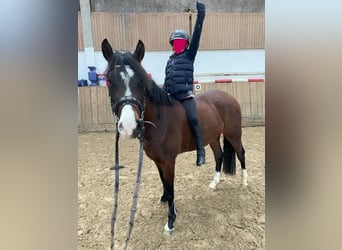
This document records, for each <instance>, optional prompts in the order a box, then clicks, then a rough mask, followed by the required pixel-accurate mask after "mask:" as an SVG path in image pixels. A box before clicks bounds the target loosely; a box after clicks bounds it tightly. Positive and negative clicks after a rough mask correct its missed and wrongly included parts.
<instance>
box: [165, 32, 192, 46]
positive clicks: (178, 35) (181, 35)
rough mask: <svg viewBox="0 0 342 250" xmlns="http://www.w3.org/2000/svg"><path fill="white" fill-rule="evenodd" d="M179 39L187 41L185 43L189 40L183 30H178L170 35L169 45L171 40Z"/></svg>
mask: <svg viewBox="0 0 342 250" xmlns="http://www.w3.org/2000/svg"><path fill="white" fill-rule="evenodd" d="M179 38H184V39H185V40H186V41H187V43H189V39H190V38H189V35H188V33H186V31H185V30H182V29H178V30H175V31H174V32H172V33H171V35H170V39H169V42H170V44H171V45H172V42H173V40H175V39H179Z"/></svg>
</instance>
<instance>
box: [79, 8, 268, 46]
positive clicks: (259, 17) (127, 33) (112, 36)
mask: <svg viewBox="0 0 342 250" xmlns="http://www.w3.org/2000/svg"><path fill="white" fill-rule="evenodd" d="M196 15H197V14H196V13H192V14H191V13H184V12H183V13H110V12H93V13H91V21H92V32H93V41H94V49H95V50H96V51H99V50H101V42H102V40H103V39H104V38H108V40H109V41H110V43H111V44H112V46H113V48H115V49H117V50H129V51H132V50H134V48H135V46H136V43H137V41H138V39H141V40H143V41H144V43H145V46H146V50H148V51H165V50H170V46H169V43H168V39H169V36H170V34H171V32H172V31H173V30H175V29H177V28H182V29H184V30H186V31H187V32H189V34H191V32H192V28H193V26H194V24H195V21H196ZM264 40H265V17H264V13H207V14H206V17H205V21H204V25H203V32H202V37H201V44H200V49H202V50H212V49H257V48H264V47H265V43H264ZM78 50H84V41H83V30H82V19H81V14H79V15H78Z"/></svg>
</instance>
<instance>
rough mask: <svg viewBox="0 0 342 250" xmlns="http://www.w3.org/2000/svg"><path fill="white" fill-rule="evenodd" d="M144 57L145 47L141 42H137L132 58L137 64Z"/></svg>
mask: <svg viewBox="0 0 342 250" xmlns="http://www.w3.org/2000/svg"><path fill="white" fill-rule="evenodd" d="M144 55H145V45H144V43H143V42H142V41H141V40H139V41H138V44H137V47H136V48H135V51H134V56H135V58H136V59H137V60H138V61H139V62H141V61H142V59H143V58H144Z"/></svg>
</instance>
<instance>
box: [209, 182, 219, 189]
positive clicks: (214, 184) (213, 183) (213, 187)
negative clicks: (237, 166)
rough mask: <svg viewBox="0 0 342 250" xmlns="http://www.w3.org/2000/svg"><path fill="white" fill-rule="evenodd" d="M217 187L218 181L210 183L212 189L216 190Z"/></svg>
mask: <svg viewBox="0 0 342 250" xmlns="http://www.w3.org/2000/svg"><path fill="white" fill-rule="evenodd" d="M216 185H217V182H216V181H212V182H211V183H210V185H209V187H210V188H211V189H216Z"/></svg>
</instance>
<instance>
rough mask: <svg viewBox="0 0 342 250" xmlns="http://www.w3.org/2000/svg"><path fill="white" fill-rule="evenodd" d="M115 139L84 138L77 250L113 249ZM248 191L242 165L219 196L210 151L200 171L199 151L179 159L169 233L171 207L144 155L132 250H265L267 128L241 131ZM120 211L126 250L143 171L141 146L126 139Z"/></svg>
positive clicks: (119, 230) (118, 234) (118, 244)
mask: <svg viewBox="0 0 342 250" xmlns="http://www.w3.org/2000/svg"><path fill="white" fill-rule="evenodd" d="M114 138H115V136H114V133H109V132H104V133H80V134H79V136H78V157H79V159H78V203H79V208H78V245H79V247H78V249H82V250H83V249H90V250H94V249H101V250H103V249H109V248H110V221H111V216H112V211H113V199H114V198H113V196H114V194H113V193H114V171H111V170H109V168H110V167H111V166H112V165H113V163H114V140H115V139H114ZM243 143H244V147H245V150H246V168H247V171H248V175H249V179H248V180H249V186H248V187H247V188H242V187H241V186H240V181H241V169H240V163H239V161H238V160H237V174H236V175H235V176H225V175H222V178H221V182H220V183H219V184H218V186H217V189H216V190H211V189H210V188H209V184H210V182H211V180H212V179H213V175H214V170H215V169H214V168H215V160H214V157H213V153H212V151H211V149H210V147H209V146H207V147H206V152H207V163H206V164H205V165H204V167H202V168H198V167H196V166H195V161H196V153H195V151H193V152H188V153H184V154H181V155H179V156H178V158H177V162H176V177H175V203H176V206H177V209H178V214H177V220H176V222H175V232H174V233H173V235H172V236H166V235H165V234H164V225H165V223H166V221H167V212H168V208H167V205H162V204H160V202H159V199H160V196H161V194H162V184H161V181H160V179H159V174H158V170H157V168H156V166H155V165H154V163H153V161H151V160H150V159H149V158H147V157H146V155H144V162H143V172H142V181H141V186H140V193H139V200H138V210H137V213H136V216H135V222H134V228H133V231H132V235H131V240H130V242H129V247H128V248H129V249H138V250H140V249H147V250H154V249H265V128H264V127H247V128H243ZM119 147H120V164H121V165H124V166H125V168H123V169H121V170H120V192H119V206H118V215H117V222H116V230H115V249H123V246H124V242H125V239H126V235H127V231H128V221H129V214H130V208H131V204H132V198H133V190H134V185H135V178H136V169H137V166H138V152H139V142H138V140H123V139H122V140H121V141H120V146H119Z"/></svg>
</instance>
